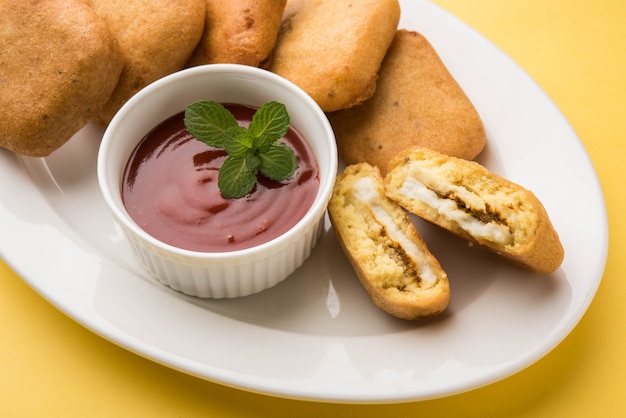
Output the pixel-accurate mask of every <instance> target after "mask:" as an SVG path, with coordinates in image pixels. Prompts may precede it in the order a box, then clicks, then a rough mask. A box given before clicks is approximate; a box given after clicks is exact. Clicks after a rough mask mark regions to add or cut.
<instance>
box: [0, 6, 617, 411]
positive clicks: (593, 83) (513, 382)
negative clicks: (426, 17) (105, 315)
mask: <svg viewBox="0 0 626 418" xmlns="http://www.w3.org/2000/svg"><path fill="white" fill-rule="evenodd" d="M434 2H435V3H436V4H438V5H440V6H442V7H443V8H445V9H446V10H448V11H449V12H451V13H452V14H454V15H456V16H457V17H459V18H460V19H461V20H463V21H465V22H466V23H468V24H469V25H470V26H472V27H473V28H474V29H476V30H477V31H479V32H481V33H482V34H483V35H485V36H486V37H487V38H488V39H489V40H491V41H492V42H493V43H494V44H496V45H497V46H498V47H499V48H501V49H502V50H503V51H504V52H505V53H507V54H508V55H509V56H510V57H512V58H513V60H515V61H516V62H517V63H518V64H519V65H520V66H521V67H522V68H524V70H526V71H527V72H528V73H529V74H530V76H531V77H532V78H534V79H535V80H536V81H537V83H538V84H539V85H540V86H541V87H542V88H543V89H544V90H545V91H546V93H547V94H548V95H549V96H550V97H551V99H552V100H553V101H554V102H555V103H556V105H557V106H558V107H559V108H560V109H561V110H562V112H563V113H564V114H565V116H566V118H567V119H568V120H569V122H570V123H571V124H572V126H573V127H574V129H575V131H576V132H577V134H578V135H579V136H580V138H581V140H582V142H583V143H584V145H585V147H586V149H587V151H588V153H589V154H590V156H591V159H592V161H593V163H594V165H595V167H596V170H597V172H598V175H599V178H600V181H601V184H602V187H603V191H604V193H605V198H606V202H607V207H608V215H609V223H610V242H609V257H608V262H607V266H606V272H605V274H604V277H603V281H602V284H601V286H600V289H599V291H598V293H597V296H596V298H595V299H594V301H593V303H592V304H591V306H590V308H589V310H588V312H587V314H586V315H585V316H584V317H583V319H582V320H581V322H580V323H579V325H578V326H577V327H576V328H575V329H574V331H573V332H572V333H571V334H570V336H569V337H567V338H566V339H565V340H564V341H563V343H562V344H560V345H559V346H558V347H557V348H556V349H554V350H553V351H552V352H551V353H550V354H548V355H547V356H546V357H544V358H543V359H542V360H540V361H539V362H537V363H536V364H534V365H532V366H531V367H529V368H528V369H526V370H524V371H522V372H520V373H518V374H516V375H514V376H512V377H510V378H508V379H505V380H503V381H501V382H498V383H495V384H492V385H489V386H487V387H484V388H481V389H478V390H474V391H471V392H468V393H464V394H460V395H456V396H452V397H448V398H444V399H437V400H431V401H425V402H414V403H405V404H393V405H367V406H364V405H332V404H322V403H310V402H302V401H293V400H284V399H276V398H271V397H266V396H261V395H256V394H251V393H247V392H242V391H239V390H235V389H230V388H226V387H223V386H220V385H217V384H213V383H209V382H206V381H203V380H200V379H197V378H194V377H191V376H188V375H185V374H182V373H179V372H176V371H173V370H170V369H168V368H166V367H162V366H160V365H157V364H155V363H153V362H151V361H148V360H145V359H143V358H141V357H138V356H136V355H134V354H131V353H130V352H128V351H126V350H124V349H122V348H119V347H117V346H115V345H113V344H111V343H109V342H107V341H105V340H103V339H102V338H100V337H99V336H97V335H95V334H92V333H91V332H89V331H87V330H86V329H84V328H82V327H81V326H80V325H78V324H76V323H75V322H73V321H72V320H71V319H68V318H67V317H66V316H64V315H63V314H62V313H60V312H59V311H57V310H56V309H55V308H53V307H52V306H51V305H50V304H48V303H47V302H46V301H45V300H43V299H42V298H41V297H40V296H39V295H37V294H36V293H35V292H34V291H32V290H31V289H30V288H29V287H28V286H27V285H26V284H24V282H22V280H21V279H20V278H19V277H18V276H17V275H16V274H15V273H14V272H12V271H11V270H10V269H9V268H8V266H7V265H6V264H5V263H3V262H1V261H0V416H3V417H144V416H145V417H196V416H202V417H204V416H220V417H257V416H267V417H278V418H280V417H296V416H297V417H301V418H306V417H315V418H317V417H320V416H350V417H385V418H393V417H405V416H414V417H419V416H435V417H551V418H552V417H626V400H625V398H626V303H625V299H626V248H625V243H626V241H625V239H626V237H625V234H626V216H624V214H625V213H626V197H625V196H626V194H625V193H624V189H625V184H624V183H625V180H626V80H625V75H626V2H624V1H623V0H597V1H588V0H587V1H582V0H471V1H468V0H436V1H434ZM0 181H1V180H0ZM575 199H576V197H575V196H572V202H571V203H572V204H575V202H576V200H575ZM580 222H585V219H581V220H580ZM0 233H1V232H0ZM581 245H584V243H581ZM589 251H593V248H590V249H589Z"/></svg>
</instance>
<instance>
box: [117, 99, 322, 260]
mask: <svg viewBox="0 0 626 418" xmlns="http://www.w3.org/2000/svg"><path fill="white" fill-rule="evenodd" d="M224 106H225V107H226V108H227V109H228V110H230V111H231V112H232V113H233V114H234V115H235V118H236V119H237V121H238V122H239V124H240V125H242V126H247V125H248V124H249V123H250V120H251V119H252V115H253V114H254V112H255V111H256V109H254V108H251V107H247V106H242V105H236V104H224ZM183 116H184V112H181V113H179V114H176V115H174V116H172V117H171V118H169V119H167V120H165V121H164V122H162V123H161V124H159V125H158V126H157V127H155V128H154V129H153V130H152V131H150V132H149V133H148V134H147V135H146V136H145V137H144V138H143V140H142V141H141V142H140V143H139V145H138V146H137V148H136V149H135V151H134V152H133V154H132V155H131V157H130V159H129V161H128V164H127V166H126V171H125V173H124V179H123V184H122V199H123V201H124V205H125V207H126V210H127V211H128V213H129V215H130V216H131V218H133V220H134V221H135V222H136V223H137V225H139V226H140V227H141V228H142V229H144V230H145V231H146V232H148V233H149V234H150V235H152V236H153V237H155V238H157V239H158V240H160V241H162V242H165V243H167V244H170V245H173V246H175V247H178V248H183V249H187V250H192V251H202V252H224V251H234V250H240V249H244V248H249V247H253V246H256V245H259V244H262V243H264V242H267V241H270V240H272V239H274V238H276V237H278V236H279V235H281V234H283V233H285V232H286V231H288V230H289V229H290V228H291V227H293V226H294V225H295V224H296V223H298V221H299V220H300V219H302V217H303V216H304V215H305V214H306V212H307V211H308V210H309V208H310V207H311V205H312V204H313V201H314V200H315V196H316V194H317V190H318V188H319V170H318V166H317V161H316V160H315V157H314V154H313V151H312V150H311V149H310V147H309V145H308V143H307V142H306V141H305V140H304V139H303V138H302V136H301V135H300V134H299V133H298V132H297V131H296V130H295V129H293V128H290V130H289V132H287V134H286V135H285V137H284V138H282V139H281V140H282V141H284V142H285V143H286V144H287V145H289V146H290V147H291V148H292V149H293V150H294V152H295V154H296V157H297V158H298V169H297V171H296V173H295V175H294V176H293V177H292V178H291V179H289V180H287V181H283V182H276V181H273V180H270V179H268V178H266V177H263V176H262V175H259V176H258V179H257V184H256V186H255V187H254V189H253V190H252V192H251V193H250V194H249V195H247V196H246V197H243V198H240V199H225V198H223V197H222V195H221V193H220V191H219V189H218V187H217V176H218V169H219V167H220V166H221V165H222V162H223V161H224V159H225V158H226V157H227V154H226V152H225V151H223V150H221V149H216V148H212V147H210V146H208V145H206V144H204V143H202V142H200V141H198V140H196V139H195V138H194V137H193V136H191V134H189V133H188V132H187V130H186V129H185V126H184V122H183Z"/></svg>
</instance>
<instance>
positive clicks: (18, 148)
mask: <svg viewBox="0 0 626 418" xmlns="http://www.w3.org/2000/svg"><path fill="white" fill-rule="evenodd" d="M0 16H2V20H1V21H0V44H1V45H2V49H1V50H0V54H1V55H0V107H1V108H2V109H3V116H2V118H1V119H0V147H3V148H6V149H8V150H11V151H13V152H16V153H19V154H24V155H30V156H37V157H40V156H46V155H49V154H50V153H51V152H53V151H55V150H56V149H58V148H59V147H61V146H62V145H63V144H64V143H65V142H66V141H68V140H69V139H70V138H71V137H72V136H73V135H74V134H75V133H76V132H77V131H79V130H80V129H81V128H82V127H83V126H85V125H86V124H88V123H96V124H99V125H101V126H106V125H107V124H108V123H109V122H110V121H111V119H112V118H113V116H114V115H115V113H116V112H117V111H118V110H119V109H120V107H121V106H122V105H123V104H124V103H125V102H126V101H127V100H128V99H129V98H130V97H132V95H134V94H135V93H136V92H138V91H139V90H140V89H142V88H143V87H145V86H146V85H148V84H150V83H152V82H153V81H156V80H157V79H159V78H161V77H163V76H166V75H168V74H171V73H173V72H175V71H178V70H181V69H183V68H187V67H192V66H197V65H204V64H213V63H235V64H243V65H251V66H256V67H262V68H265V69H267V70H268V71H272V72H274V73H276V74H278V75H281V76H283V77H285V78H287V79H289V80H291V81H292V82H294V83H295V84H297V85H298V86H300V87H301V88H302V89H303V90H304V91H306V92H307V93H308V94H309V95H310V96H311V97H312V98H313V99H314V100H315V101H316V102H317V103H318V104H319V106H320V107H321V109H322V110H323V111H325V112H327V114H328V116H329V119H330V121H331V124H332V126H333V128H334V130H335V134H336V137H337V143H338V149H339V152H340V155H341V157H342V158H343V159H344V160H345V161H346V162H348V163H355V162H362V161H364V162H368V163H370V164H373V165H376V166H378V167H379V168H380V169H381V170H383V171H384V169H385V168H386V165H387V161H388V160H389V159H391V158H392V157H393V156H394V155H395V154H396V153H397V152H399V151H401V150H403V149H404V148H408V147H410V146H412V145H425V146H430V147H433V148H434V149H436V150H438V151H441V152H445V153H449V154H450V155H453V156H457V157H462V158H468V159H471V158H474V157H475V156H476V155H477V154H478V153H479V152H480V151H481V150H482V148H483V147H484V145H485V133H484V128H483V127H482V123H481V121H480V118H479V117H478V115H477V113H476V111H475V109H474V108H473V106H472V104H471V103H470V101H469V99H468V98H467V97H466V96H465V94H464V93H463V91H462V90H461V88H460V87H459V86H458V85H457V84H456V82H455V81H454V79H453V78H452V76H451V75H450V74H449V73H448V72H447V70H446V69H445V67H444V65H443V64H442V63H441V61H440V60H439V58H438V57H437V54H436V52H435V51H434V50H433V49H432V47H430V45H429V44H428V42H427V41H426V40H425V39H424V38H423V37H422V36H421V35H419V34H417V33H415V32H409V31H405V30H401V29H398V23H399V20H400V5H399V3H398V0H361V1H359V2H354V1H349V0H31V1H28V2H25V1H23V0H2V2H0ZM442 103H443V104H444V106H440V105H441V104H442ZM390 127H393V128H394V129H393V130H390Z"/></svg>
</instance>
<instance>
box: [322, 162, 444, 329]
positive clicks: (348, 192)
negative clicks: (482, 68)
mask: <svg viewBox="0 0 626 418" xmlns="http://www.w3.org/2000/svg"><path fill="white" fill-rule="evenodd" d="M364 184H365V185H364ZM363 195H366V198H365V199H364V198H363ZM374 206H375V207H374ZM381 212H383V215H381ZM328 213H329V215H330V219H331V222H332V225H333V230H334V231H335V234H336V236H337V239H338V240H339V243H340V244H341V246H342V248H343V250H344V252H345V254H346V256H347V257H348V260H349V261H350V263H351V264H352V266H353V268H354V271H355V273H356V275H357V276H358V278H359V280H360V282H361V284H362V285H363V287H364V288H365V290H366V291H367V293H368V294H369V295H370V297H371V298H372V301H373V302H374V304H375V305H376V306H378V307H379V308H381V309H382V310H384V311H385V312H387V313H389V314H390V315H393V316H395V317H397V318H401V319H408V320H413V319H419V318H424V317H428V316H434V315H437V314H439V313H441V312H443V311H444V310H445V309H446V308H447V306H448V304H449V301H450V285H449V282H448V276H447V274H446V273H445V272H444V271H443V269H442V268H441V266H440V265H439V262H438V261H437V260H436V259H435V257H434V256H433V255H432V254H431V253H430V251H429V250H428V248H427V246H426V244H425V243H424V241H423V240H422V238H421V236H420V235H419V233H418V232H417V230H416V229H415V227H414V226H413V224H412V223H411V220H410V219H409V217H408V215H407V214H406V212H404V210H403V209H402V208H401V207H400V206H398V205H397V204H396V203H395V202H393V201H392V200H390V199H388V198H387V197H386V196H385V191H384V186H383V179H382V177H381V176H380V171H379V170H378V168H376V167H373V166H371V165H369V164H367V163H360V164H354V165H351V166H348V167H346V169H345V170H344V172H343V173H341V174H340V175H339V176H337V181H336V183H335V188H334V190H333V195H332V197H331V200H330V203H329V205H328ZM381 218H382V219H384V220H381Z"/></svg>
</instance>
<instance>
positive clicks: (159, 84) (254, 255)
mask: <svg viewBox="0 0 626 418" xmlns="http://www.w3.org/2000/svg"><path fill="white" fill-rule="evenodd" d="M198 100H214V101H216V102H223V103H240V104H245V105H250V106H256V107H259V106H261V105H262V104H264V103H265V102H268V101H270V100H274V101H278V102H281V103H284V104H285V106H286V107H287V111H288V112H289V115H290V118H291V124H292V126H293V127H295V128H296V129H297V130H298V131H299V132H300V133H301V134H302V135H303V136H304V138H306V140H307V141H308V142H309V144H310V145H311V148H312V149H313V152H314V153H315V156H316V158H317V162H318V165H319V175H320V186H319V190H318V193H317V196H316V198H315V201H314V202H313V205H312V206H311V208H310V209H309V211H308V212H307V213H306V215H305V216H304V217H303V218H302V219H301V220H300V221H299V222H298V223H297V224H296V225H295V226H294V227H293V228H292V229H290V230H289V231H287V232H286V233H284V234H283V235H281V236H279V237H278V238H275V239H274V240H272V241H269V242H266V243H264V244H261V245H258V246H256V247H252V248H249V249H244V250H238V251H232V252H222V253H204V252H196V251H189V250H184V249H180V248H176V247H174V246H171V245H168V244H165V243H163V242H161V241H159V240H157V239H155V238H154V237H152V236H151V235H149V234H148V233H146V232H145V231H144V230H143V229H141V228H140V227H139V226H137V224H136V223H135V222H134V221H133V220H132V219H131V218H130V216H129V215H128V213H127V211H126V209H125V207H124V204H123V202H122V196H121V184H122V178H123V172H124V168H125V166H126V163H127V161H128V158H129V157H130V155H131V153H132V151H133V150H134V148H135V147H136V146H137V144H138V143H139V142H140V141H141V139H142V138H143V137H144V136H145V134H146V133H148V132H149V131H150V130H151V129H152V128H154V127H155V126H156V125H158V124H159V123H160V122H162V121H163V120H165V119H167V118H168V117H170V116H172V115H174V114H176V113H178V112H181V111H183V110H184V109H185V108H186V107H187V106H188V105H189V104H191V103H193V102H196V101H198ZM336 174H337V150H336V144H335V137H334V134H333V131H332V128H331V126H330V124H329V122H328V120H327V119H326V116H325V115H324V113H323V112H322V110H321V109H320V108H319V106H318V105H317V104H316V103H315V102H314V101H313V100H312V99H311V98H310V97H309V96H308V95H307V94H306V93H305V92H303V91H302V90H301V89H300V88H298V87H297V86H296V85H294V84H293V83H291V82H289V81H287V80H286V79H284V78H282V77H279V76H277V75H275V74H273V73H270V72H268V71H265V70H262V69H258V68H255V67H249V66H243V65H234V64H214V65H206V66H199V67H194V68H190V69H186V70H182V71H180V72H177V73H174V74H171V75H169V76H167V77H165V78H162V79H160V80H158V81H156V82H154V83H152V84H150V85H149V86H147V87H146V88H144V89H143V90H141V91H140V92H138V93H137V94H136V95H134V96H133V97H132V98H131V99H130V100H129V101H128V102H127V103H126V104H125V105H124V106H123V107H122V109H120V111H119V112H118V113H117V115H116V116H115V117H114V118H113V120H112V121H111V123H110V124H109V126H108V128H107V129H106V131H105V133H104V137H103V139H102V144H101V146H100V151H99V154H98V181H99V185H100V188H101V191H102V194H103V196H104V199H105V201H106V203H107V205H108V206H109V208H110V210H111V212H112V214H113V217H114V218H115V220H116V221H117V223H118V224H119V225H120V226H121V228H122V229H123V231H124V232H125V234H126V236H127V237H128V239H129V240H130V242H131V243H132V246H133V247H134V249H135V252H136V253H137V255H138V256H139V258H140V259H141V261H142V263H143V265H144V266H145V267H146V268H147V270H148V271H149V272H150V273H151V274H152V275H153V276H154V277H156V278H158V279H159V281H161V282H162V283H164V284H166V285H168V286H170V287H172V288H173V289H176V290H178V291H181V292H184V293H186V294H189V295H193V296H198V297H204V298H232V297H238V296H246V295H250V294H253V293H257V292H260V291H262V290H264V289H267V288H269V287H272V286H274V285H276V284H277V283H279V282H281V281H282V280H284V279H285V278H287V277H288V276H289V275H290V274H291V273H293V272H294V271H295V270H296V269H297V268H298V267H299V266H300V265H302V263H304V261H305V260H306V259H307V257H308V256H309V255H310V253H311V250H312V249H313V247H314V246H315V244H316V243H317V239H318V237H319V235H320V232H321V230H322V227H323V221H324V214H325V211H326V206H327V204H328V200H329V199H330V195H331V192H332V188H333V184H334V181H335V176H336Z"/></svg>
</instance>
